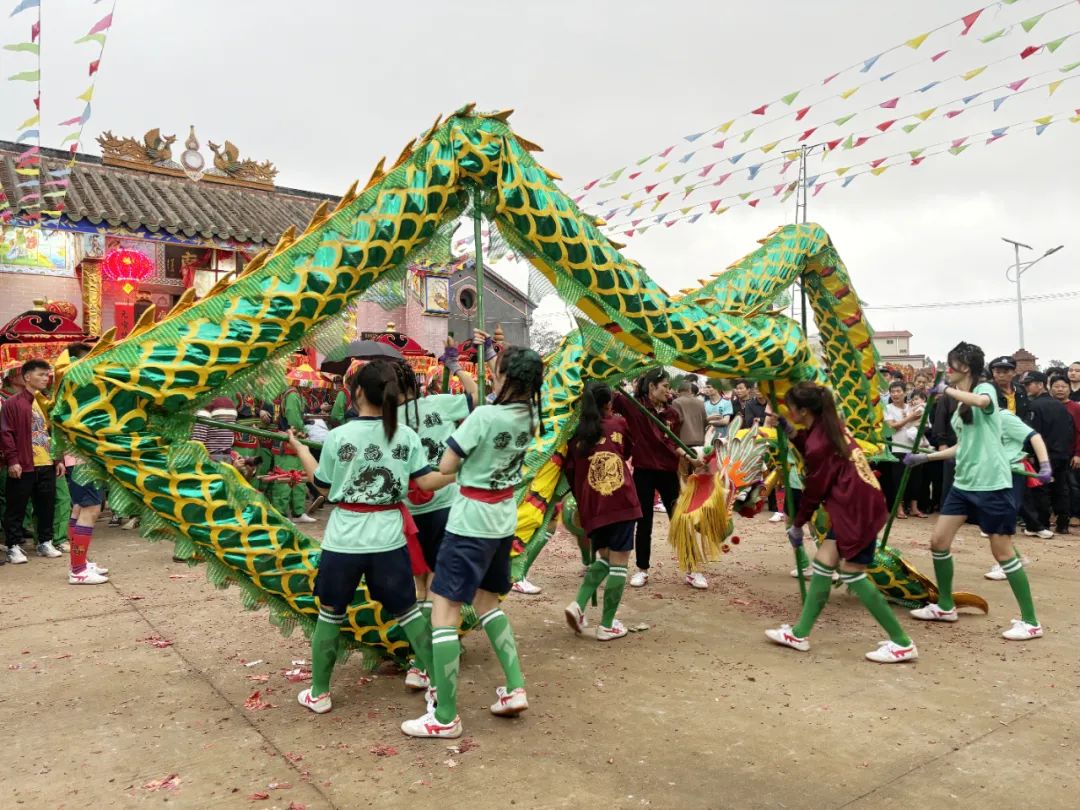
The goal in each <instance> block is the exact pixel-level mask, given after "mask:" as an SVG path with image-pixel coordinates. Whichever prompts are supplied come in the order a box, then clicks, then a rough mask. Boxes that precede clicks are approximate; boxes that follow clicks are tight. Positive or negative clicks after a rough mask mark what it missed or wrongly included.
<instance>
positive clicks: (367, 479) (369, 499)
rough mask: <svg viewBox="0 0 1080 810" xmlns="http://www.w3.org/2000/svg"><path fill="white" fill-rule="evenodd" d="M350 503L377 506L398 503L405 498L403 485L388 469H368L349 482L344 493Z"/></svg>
mask: <svg viewBox="0 0 1080 810" xmlns="http://www.w3.org/2000/svg"><path fill="white" fill-rule="evenodd" d="M342 494H343V495H344V496H345V499H346V500H347V501H348V502H349V503H370V504H375V505H377V506H381V505H383V504H390V503H397V502H398V501H400V500H401V499H402V498H403V497H404V496H405V492H404V490H403V489H402V486H401V483H400V482H399V481H398V479H397V477H396V476H395V475H394V474H393V473H392V472H390V470H388V469H386V467H367V468H365V469H364V470H361V471H360V473H359V474H358V475H357V476H356V477H355V478H354V479H353V480H352V481H350V482H349V485H348V486H346V487H345V491H344V492H343V493H342Z"/></svg>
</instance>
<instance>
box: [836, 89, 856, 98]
mask: <svg viewBox="0 0 1080 810" xmlns="http://www.w3.org/2000/svg"><path fill="white" fill-rule="evenodd" d="M858 89H859V88H858V86H856V87H852V88H850V89H849V90H845V91H844V92H842V93H841V94H840V98H842V99H849V98H851V97H852V96H853V95H855V92H856V91H857V90H858Z"/></svg>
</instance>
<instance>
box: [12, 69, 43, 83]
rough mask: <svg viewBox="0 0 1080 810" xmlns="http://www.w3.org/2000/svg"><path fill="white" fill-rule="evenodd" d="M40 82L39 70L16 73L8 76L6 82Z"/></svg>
mask: <svg viewBox="0 0 1080 810" xmlns="http://www.w3.org/2000/svg"><path fill="white" fill-rule="evenodd" d="M40 80H41V71H40V70H24V71H23V72H22V73H16V74H15V75H14V76H8V81H12V82H36V81H40Z"/></svg>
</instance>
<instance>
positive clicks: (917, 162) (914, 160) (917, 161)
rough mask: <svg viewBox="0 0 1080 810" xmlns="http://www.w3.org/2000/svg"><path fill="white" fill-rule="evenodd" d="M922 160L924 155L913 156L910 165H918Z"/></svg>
mask: <svg viewBox="0 0 1080 810" xmlns="http://www.w3.org/2000/svg"><path fill="white" fill-rule="evenodd" d="M924 160H926V158H924V157H917V158H913V159H912V161H911V165H912V166H918V165H919V164H920V163H922V162H923V161H924Z"/></svg>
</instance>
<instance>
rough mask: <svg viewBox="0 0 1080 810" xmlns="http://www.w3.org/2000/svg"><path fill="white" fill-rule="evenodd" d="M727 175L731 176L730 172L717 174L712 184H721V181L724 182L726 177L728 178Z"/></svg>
mask: <svg viewBox="0 0 1080 810" xmlns="http://www.w3.org/2000/svg"><path fill="white" fill-rule="evenodd" d="M729 177H731V172H728V173H727V174H722V175H720V176H719V177H718V178H716V182H715V183H713V185H714V186H719V185H722V184H723V182H724V181H725V180H727V179H728V178H729Z"/></svg>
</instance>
